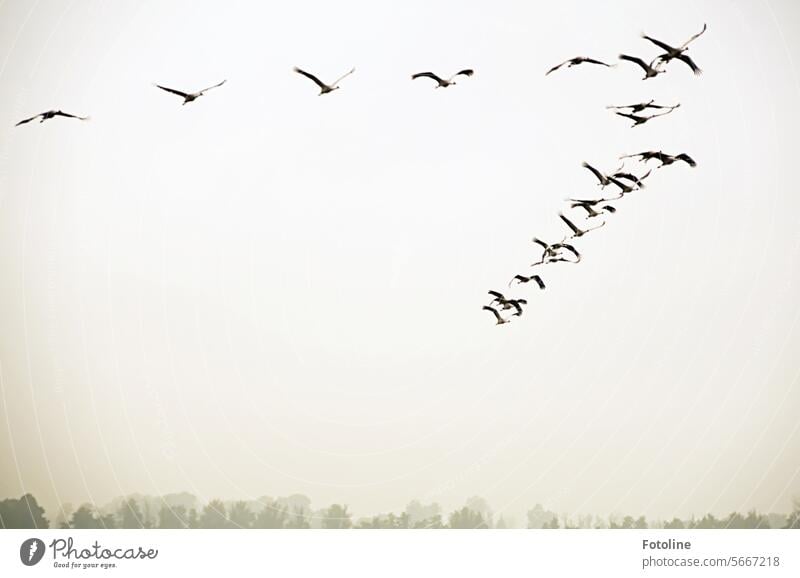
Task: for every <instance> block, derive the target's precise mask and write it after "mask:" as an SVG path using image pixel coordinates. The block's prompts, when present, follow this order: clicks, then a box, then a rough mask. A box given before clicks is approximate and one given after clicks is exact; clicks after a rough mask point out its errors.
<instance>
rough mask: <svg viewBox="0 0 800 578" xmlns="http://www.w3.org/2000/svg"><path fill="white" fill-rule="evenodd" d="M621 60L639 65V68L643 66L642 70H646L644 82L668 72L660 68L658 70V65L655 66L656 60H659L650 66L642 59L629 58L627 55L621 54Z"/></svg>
mask: <svg viewBox="0 0 800 578" xmlns="http://www.w3.org/2000/svg"><path fill="white" fill-rule="evenodd" d="M619 59H620V60H627V61H628V62H633V63H634V64H638V65H639V66H641V67H642V70H644V78H642V80H647V79H648V78H655V77H656V76H658V75H659V74H662V73H664V72H666V71H665V70H661V69H660V68H658V65H656V66H655V67H654V66H653V65H654V64H655V63H656V60H658V59H657V58H656V60H653V62H651V63H650V64H647V63H646V62H645V61H644V60H642V59H641V58H637V57H636V56H629V55H627V54H620V55H619Z"/></svg>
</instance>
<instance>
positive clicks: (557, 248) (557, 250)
mask: <svg viewBox="0 0 800 578" xmlns="http://www.w3.org/2000/svg"><path fill="white" fill-rule="evenodd" d="M533 242H534V243H536V244H537V245H539V246H540V247H542V258H541V259H540V260H539V261H538V262H537V263H532V264H531V267H536V266H537V265H546V264H547V263H556V262H567V263H580V261H581V254H580V253H579V252H578V250H577V249H576V248H575V247H574V246H572V245H570V244H569V243H565V242H564V241H561V242H559V243H553V244H552V245H551V244H550V243H546V242H545V241H542V240H541V239H538V238H536V237H534V238H533ZM561 251H567V252H569V253H572V255H573V256H574V257H575V259H566V258H564V257H562V255H563V253H562V252H561Z"/></svg>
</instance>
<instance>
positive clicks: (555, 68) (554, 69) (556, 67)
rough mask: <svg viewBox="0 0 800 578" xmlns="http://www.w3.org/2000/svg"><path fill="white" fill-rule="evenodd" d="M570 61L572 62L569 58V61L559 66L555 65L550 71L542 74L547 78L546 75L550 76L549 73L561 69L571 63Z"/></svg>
mask: <svg viewBox="0 0 800 578" xmlns="http://www.w3.org/2000/svg"><path fill="white" fill-rule="evenodd" d="M571 61H572V59H571V58H570V59H569V60H565V61H564V62H562V63H561V64H556V65H555V66H554V67H553V68H551V69H550V70H548V71H547V72H545V73H544V75H545V76H547V75H548V74H550V73H551V72H555V71H556V70H558V69H559V68H561V67H562V66H564V65H565V64H567V63H568V62H571Z"/></svg>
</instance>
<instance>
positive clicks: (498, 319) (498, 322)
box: [481, 305, 510, 325]
mask: <svg viewBox="0 0 800 578" xmlns="http://www.w3.org/2000/svg"><path fill="white" fill-rule="evenodd" d="M481 309H483V310H484V311H491V312H492V313H493V314H494V316H495V318H496V319H497V323H496V324H495V325H503V324H504V323H509V322H510V321H509V320H508V319H504V318H503V316H502V315H500V313H498V311H497V309H495V308H494V307H489V306H488V305H484V306H483V307H482V308H481Z"/></svg>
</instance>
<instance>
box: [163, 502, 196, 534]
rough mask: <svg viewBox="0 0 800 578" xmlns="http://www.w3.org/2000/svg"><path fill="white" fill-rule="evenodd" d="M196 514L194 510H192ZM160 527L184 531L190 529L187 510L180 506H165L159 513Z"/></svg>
mask: <svg viewBox="0 0 800 578" xmlns="http://www.w3.org/2000/svg"><path fill="white" fill-rule="evenodd" d="M192 511H193V512H194V510H192ZM158 527H159V528H162V529H178V528H180V529H183V528H188V527H189V520H188V515H187V513H186V508H185V507H183V506H180V505H177V506H169V505H167V504H164V505H163V506H161V510H159V512H158Z"/></svg>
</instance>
